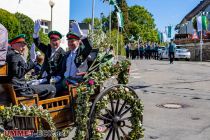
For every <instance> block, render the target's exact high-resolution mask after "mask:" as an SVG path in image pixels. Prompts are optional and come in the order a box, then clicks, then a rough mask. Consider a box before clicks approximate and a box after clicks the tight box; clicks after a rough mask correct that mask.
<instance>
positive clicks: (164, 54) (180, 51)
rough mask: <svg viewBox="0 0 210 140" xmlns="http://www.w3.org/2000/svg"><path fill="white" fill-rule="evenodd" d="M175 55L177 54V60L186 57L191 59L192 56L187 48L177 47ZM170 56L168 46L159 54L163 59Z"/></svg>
mask: <svg viewBox="0 0 210 140" xmlns="http://www.w3.org/2000/svg"><path fill="white" fill-rule="evenodd" d="M174 55H175V56H174V58H175V59H176V60H180V59H185V60H187V61H189V60H190V57H191V53H190V51H189V50H188V49H185V48H176V50H175V54H174ZM168 58H169V52H168V47H166V48H165V50H164V51H162V52H161V54H160V55H159V59H160V60H162V59H168Z"/></svg>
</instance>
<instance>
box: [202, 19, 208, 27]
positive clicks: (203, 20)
mask: <svg viewBox="0 0 210 140" xmlns="http://www.w3.org/2000/svg"><path fill="white" fill-rule="evenodd" d="M207 28H208V27H207V18H206V16H202V29H203V30H207Z"/></svg>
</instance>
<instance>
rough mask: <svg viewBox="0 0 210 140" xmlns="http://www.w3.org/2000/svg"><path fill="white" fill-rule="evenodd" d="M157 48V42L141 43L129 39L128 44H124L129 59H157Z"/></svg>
mask: <svg viewBox="0 0 210 140" xmlns="http://www.w3.org/2000/svg"><path fill="white" fill-rule="evenodd" d="M158 48H159V45H158V44H157V43H150V42H149V43H145V44H144V43H142V42H134V41H130V43H129V44H126V45H125V50H126V58H131V59H143V58H145V59H151V58H153V59H156V60H157V59H158Z"/></svg>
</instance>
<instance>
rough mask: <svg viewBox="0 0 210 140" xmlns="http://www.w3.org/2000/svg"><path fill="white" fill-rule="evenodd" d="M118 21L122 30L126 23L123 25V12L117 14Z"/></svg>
mask: <svg viewBox="0 0 210 140" xmlns="http://www.w3.org/2000/svg"><path fill="white" fill-rule="evenodd" d="M117 20H118V26H119V27H121V28H122V27H123V25H124V23H123V16H122V13H121V12H117Z"/></svg>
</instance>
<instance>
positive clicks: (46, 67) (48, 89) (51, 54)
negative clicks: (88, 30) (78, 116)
mask: <svg viewBox="0 0 210 140" xmlns="http://www.w3.org/2000/svg"><path fill="white" fill-rule="evenodd" d="M71 26H72V30H71V31H70V32H68V33H67V34H66V38H67V40H68V49H69V51H67V52H65V51H64V50H63V49H62V48H61V46H60V43H61V38H62V35H61V34H60V33H59V32H58V31H50V32H49V33H48V37H49V39H50V43H49V44H47V45H46V44H44V43H42V41H41V39H40V37H39V31H40V29H41V24H40V21H39V20H37V21H36V22H35V25H34V33H33V42H34V44H32V45H31V47H30V51H29V54H30V58H29V59H27V58H25V57H24V56H25V54H24V53H25V50H26V49H27V42H26V35H25V34H20V35H18V36H16V37H15V38H12V39H10V40H9V41H8V46H7V47H8V48H7V51H6V52H7V54H6V63H7V65H8V75H7V76H6V77H1V80H0V81H1V83H11V84H12V85H13V87H14V90H15V92H16V94H17V96H27V97H30V96H33V94H38V96H39V98H40V99H48V98H53V97H56V96H59V94H60V93H61V92H63V91H67V90H68V89H67V85H68V84H76V83H78V82H79V81H80V80H81V79H82V75H83V74H84V72H85V71H87V69H88V66H87V61H88V59H91V58H89V57H90V56H89V54H90V52H91V50H92V46H91V43H90V42H89V40H88V38H87V36H85V35H84V34H83V33H82V31H81V30H80V27H79V25H78V23H77V22H74V23H72V25H71ZM4 31H6V30H4ZM5 34H6V32H5ZM36 48H37V49H38V50H39V51H41V52H42V54H43V55H44V57H43V55H40V54H39V55H38V54H37V52H36V51H35V50H36ZM31 70H33V73H32V74H33V75H36V76H37V79H34V80H31V81H27V80H26V77H25V75H26V74H27V73H28V72H29V71H31ZM52 81H53V84H52V83H51V82H52Z"/></svg>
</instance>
